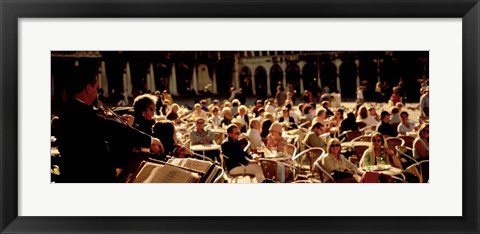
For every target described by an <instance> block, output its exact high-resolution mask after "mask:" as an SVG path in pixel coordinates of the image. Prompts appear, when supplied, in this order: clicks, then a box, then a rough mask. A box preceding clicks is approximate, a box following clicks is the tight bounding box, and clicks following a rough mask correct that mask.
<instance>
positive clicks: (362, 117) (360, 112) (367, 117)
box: [357, 106, 390, 126]
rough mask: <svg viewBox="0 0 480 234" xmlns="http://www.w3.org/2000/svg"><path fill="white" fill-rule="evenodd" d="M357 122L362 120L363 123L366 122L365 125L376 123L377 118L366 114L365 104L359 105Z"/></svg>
mask: <svg viewBox="0 0 480 234" xmlns="http://www.w3.org/2000/svg"><path fill="white" fill-rule="evenodd" d="M389 121H390V119H389ZM357 122H364V123H365V124H367V126H370V125H377V124H378V122H377V120H375V117H373V116H371V115H369V114H368V111H367V108H366V107H365V106H360V108H359V109H358V116H357Z"/></svg>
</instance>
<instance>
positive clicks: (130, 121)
mask: <svg viewBox="0 0 480 234" xmlns="http://www.w3.org/2000/svg"><path fill="white" fill-rule="evenodd" d="M122 118H123V119H124V120H125V121H127V123H128V125H129V126H130V127H131V126H133V121H134V120H135V117H133V115H129V114H124V115H122Z"/></svg>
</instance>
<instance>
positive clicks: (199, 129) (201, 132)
mask: <svg viewBox="0 0 480 234" xmlns="http://www.w3.org/2000/svg"><path fill="white" fill-rule="evenodd" d="M214 138H215V136H214V134H213V132H212V131H210V130H209V129H205V119H204V118H201V117H199V118H197V119H196V120H195V129H194V130H192V131H191V132H190V144H192V145H208V144H213V139H214Z"/></svg>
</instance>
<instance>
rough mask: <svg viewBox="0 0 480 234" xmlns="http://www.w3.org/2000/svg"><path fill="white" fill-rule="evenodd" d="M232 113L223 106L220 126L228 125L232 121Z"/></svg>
mask: <svg viewBox="0 0 480 234" xmlns="http://www.w3.org/2000/svg"><path fill="white" fill-rule="evenodd" d="M232 119H233V114H232V110H231V109H230V108H228V107H225V108H223V110H222V119H221V120H220V126H225V127H226V126H228V125H230V124H231V123H232Z"/></svg>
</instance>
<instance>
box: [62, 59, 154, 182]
mask: <svg viewBox="0 0 480 234" xmlns="http://www.w3.org/2000/svg"><path fill="white" fill-rule="evenodd" d="M92 67H94V66H92ZM95 73H96V69H95V68H93V69H85V68H81V67H79V66H77V67H75V70H74V72H73V74H72V76H71V77H70V78H69V84H68V87H67V92H68V94H69V100H68V101H67V102H66V103H65V105H64V107H63V108H62V111H61V114H60V117H59V119H60V123H59V137H58V141H59V151H60V153H61V155H62V160H63V162H62V166H61V168H60V177H61V178H60V179H61V180H60V181H58V182H64V183H112V182H116V167H115V158H116V156H117V155H116V154H114V153H112V152H111V150H110V146H111V145H119V144H121V145H123V146H125V147H130V148H131V149H133V148H135V147H144V148H150V150H152V151H153V152H155V153H162V152H163V145H162V143H161V142H160V140H159V139H157V138H153V137H151V136H149V135H148V134H145V133H142V132H141V131H138V130H136V129H134V128H132V127H130V126H128V125H126V124H121V123H119V122H116V121H113V120H111V119H107V118H105V117H102V116H100V115H97V114H96V112H95V111H94V109H93V106H92V104H93V103H94V101H95V99H96V96H97V88H98V80H97V78H96V74H95Z"/></svg>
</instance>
